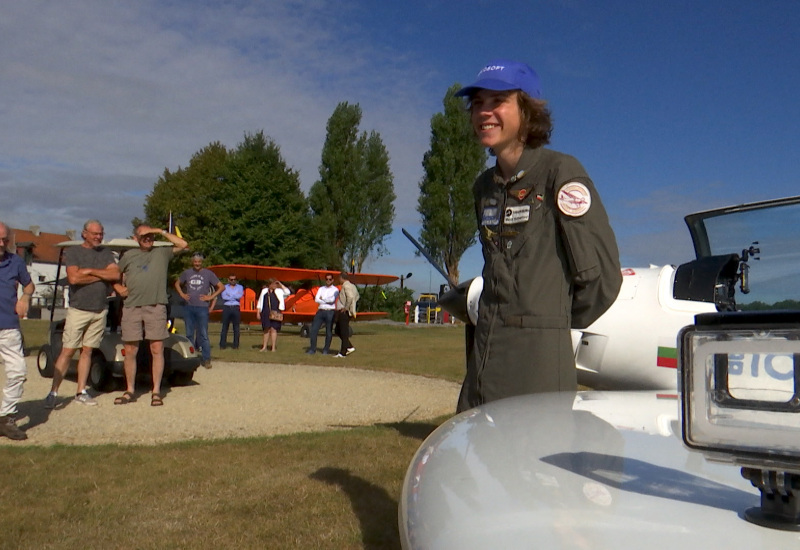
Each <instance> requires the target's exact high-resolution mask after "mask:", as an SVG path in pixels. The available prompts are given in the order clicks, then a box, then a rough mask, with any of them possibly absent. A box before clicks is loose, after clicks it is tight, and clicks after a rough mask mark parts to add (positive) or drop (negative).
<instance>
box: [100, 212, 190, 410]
mask: <svg viewBox="0 0 800 550" xmlns="http://www.w3.org/2000/svg"><path fill="white" fill-rule="evenodd" d="M159 234H160V235H162V236H164V237H166V239H167V240H168V241H169V242H171V243H172V246H171V247H166V246H165V247H160V246H159V247H157V246H154V243H155V236H156V235H159ZM134 239H135V240H136V242H138V243H139V248H138V249H134V250H129V251H128V252H126V253H125V254H123V255H122V258H120V260H119V270H120V271H121V272H122V284H117V285H114V288H115V290H116V291H117V293H118V294H119V295H120V296H121V297H122V298H124V299H125V301H124V303H123V306H122V341H123V345H124V346H125V363H124V369H125V382H126V385H127V389H126V391H125V393H123V394H122V395H121V396H120V397H117V398H116V399H114V404H115V405H126V404H128V403H130V402H131V401H133V400H134V393H133V392H134V385H135V381H136V354H137V353H138V351H139V342H140V341H141V340H142V339H145V340H147V341H148V342H149V344H150V354H151V355H152V358H153V363H152V369H153V393H152V396H151V399H150V404H151V405H152V406H154V407H156V406H159V405H163V404H164V401H163V396H162V395H161V377H162V376H163V374H164V340H166V339H167V337H168V336H169V332H168V331H167V270H168V269H169V262H170V260H171V259H172V258H173V256H174V255H175V254H177V253H178V252H182V251H184V250H186V248H187V247H188V244H187V243H186V241H185V240H183V239H182V238H180V237H178V236H177V235H173V234H172V233H169V232H167V231H165V230H163V229H156V228H153V227H149V226H147V225H140V226H138V227H137V228H136V231H135V234H134Z"/></svg>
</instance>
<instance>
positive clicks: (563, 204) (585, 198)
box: [557, 181, 592, 218]
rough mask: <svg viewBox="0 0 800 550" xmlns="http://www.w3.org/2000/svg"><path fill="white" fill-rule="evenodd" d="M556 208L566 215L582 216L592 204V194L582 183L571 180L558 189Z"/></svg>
mask: <svg viewBox="0 0 800 550" xmlns="http://www.w3.org/2000/svg"><path fill="white" fill-rule="evenodd" d="M557 202H558V209H559V210H561V212H562V213H563V214H566V215H567V216H572V217H573V218H577V217H578V216H583V215H584V214H586V213H587V212H588V211H589V207H590V206H592V194H591V193H590V192H589V189H588V188H587V187H586V186H585V185H584V184H582V183H579V182H577V181H571V182H569V183H565V184H564V185H563V186H562V187H561V189H560V190H559V191H558V200H557Z"/></svg>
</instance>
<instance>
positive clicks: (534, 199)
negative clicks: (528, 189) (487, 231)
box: [504, 193, 548, 257]
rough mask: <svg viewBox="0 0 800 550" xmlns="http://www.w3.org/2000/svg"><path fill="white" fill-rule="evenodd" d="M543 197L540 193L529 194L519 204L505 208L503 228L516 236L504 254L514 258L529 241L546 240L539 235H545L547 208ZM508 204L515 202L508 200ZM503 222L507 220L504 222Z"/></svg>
mask: <svg viewBox="0 0 800 550" xmlns="http://www.w3.org/2000/svg"><path fill="white" fill-rule="evenodd" d="M545 200H546V198H545V196H544V195H543V194H541V193H531V194H530V195H529V196H528V197H526V198H525V200H523V201H521V204H519V205H516V206H512V205H509V206H507V207H506V212H505V214H506V216H505V219H504V223H505V224H506V225H505V228H506V229H507V230H513V231H516V232H517V235H516V236H515V237H513V238H511V239H509V242H510V243H511V246H510V247H506V252H507V253H508V254H509V255H510V256H511V257H515V256H518V255H519V254H520V252H521V251H522V250H523V249H524V248H525V247H526V246H527V245H528V243H529V241H531V240H536V238H537V236H538V237H539V238H547V235H541V233H542V232H543V231H544V232H545V233H547V232H548V231H547V223H546V220H547V217H548V213H547V208H546V207H545ZM509 202H517V201H515V200H513V199H512V200H510V201H509ZM505 220H508V222H506V221H505Z"/></svg>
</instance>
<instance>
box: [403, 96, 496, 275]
mask: <svg viewBox="0 0 800 550" xmlns="http://www.w3.org/2000/svg"><path fill="white" fill-rule="evenodd" d="M460 88H461V86H460V85H459V84H454V85H453V86H451V87H450V88H449V89H448V90H447V93H446V94H445V96H444V100H443V101H442V104H443V106H444V112H442V113H436V114H435V115H433V117H431V141H430V149H428V151H427V152H426V153H425V155H424V157H423V160H422V167H423V170H424V172H425V175H424V176H423V178H422V180H421V181H420V184H419V199H418V203H417V211H418V212H419V213H420V215H421V217H422V231H421V233H420V242H421V244H422V245H423V246H424V247H425V249H426V250H427V251H428V252H429V253H430V254H431V256H432V257H433V258H434V259H435V260H437V261H439V262H440V264H441V265H443V266H444V268H445V270H446V271H447V274H448V275H450V280H451V281H456V282H457V281H458V280H459V272H458V263H459V261H460V260H461V257H462V256H463V255H464V252H466V250H467V249H468V248H469V247H470V246H472V245H473V244H475V242H476V238H477V230H478V224H477V220H476V217H475V200H474V198H473V195H472V184H473V182H474V181H475V178H476V177H478V175H479V174H480V173H481V172H482V171H483V170H484V168H485V166H486V160H487V154H486V150H485V149H484V148H483V147H482V146H481V144H480V143H478V141H477V140H476V139H475V136H474V132H473V131H472V124H471V122H470V117H469V113H468V112H467V111H466V109H465V108H464V102H463V100H462V99H461V98H458V97H456V96H455V93H456V92H457V91H458V90H459V89H460Z"/></svg>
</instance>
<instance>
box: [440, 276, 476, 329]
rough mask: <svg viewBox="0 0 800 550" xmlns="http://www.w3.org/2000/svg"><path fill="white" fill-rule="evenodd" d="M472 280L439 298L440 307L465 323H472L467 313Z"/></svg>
mask: <svg viewBox="0 0 800 550" xmlns="http://www.w3.org/2000/svg"><path fill="white" fill-rule="evenodd" d="M471 283H472V279H470V280H469V281H465V282H463V283H461V284H459V285H458V286H457V287H455V288H453V289H450V290H448V291H447V292H445V293H444V294H442V296H441V297H440V298H439V305H440V306H441V307H442V309H443V310H445V311H446V312H447V313H449V314H450V315H452V316H453V317H455V318H456V319H458V320H459V321H461V322H463V323H471V321H470V319H469V314H468V313H467V291H468V290H469V285H470V284H471Z"/></svg>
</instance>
